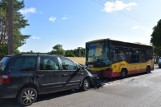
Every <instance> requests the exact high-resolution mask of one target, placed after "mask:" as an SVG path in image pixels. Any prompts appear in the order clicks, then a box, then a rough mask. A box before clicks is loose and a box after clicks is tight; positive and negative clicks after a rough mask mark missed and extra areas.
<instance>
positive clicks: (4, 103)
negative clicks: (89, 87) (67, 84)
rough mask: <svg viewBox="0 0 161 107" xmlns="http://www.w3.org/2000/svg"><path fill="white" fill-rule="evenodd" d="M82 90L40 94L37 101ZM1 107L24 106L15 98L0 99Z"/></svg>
mask: <svg viewBox="0 0 161 107" xmlns="http://www.w3.org/2000/svg"><path fill="white" fill-rule="evenodd" d="M78 92H81V91H80V90H68V91H63V92H57V93H52V94H51V93H50V94H44V95H40V96H39V97H38V99H37V102H41V101H45V100H50V99H53V98H58V97H63V96H66V95H70V94H74V93H78ZM0 107H23V106H20V105H18V104H17V103H16V100H15V99H3V100H2V99H0Z"/></svg>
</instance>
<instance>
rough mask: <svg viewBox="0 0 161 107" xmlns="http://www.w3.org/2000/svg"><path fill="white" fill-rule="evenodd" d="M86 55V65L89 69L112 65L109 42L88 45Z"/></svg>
mask: <svg viewBox="0 0 161 107" xmlns="http://www.w3.org/2000/svg"><path fill="white" fill-rule="evenodd" d="M86 55H87V56H86V65H87V66H89V67H90V66H91V67H105V66H107V65H110V64H111V61H110V59H109V56H110V55H109V45H108V42H105V41H101V42H91V43H87V44H86Z"/></svg>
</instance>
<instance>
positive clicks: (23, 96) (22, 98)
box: [17, 87, 37, 106]
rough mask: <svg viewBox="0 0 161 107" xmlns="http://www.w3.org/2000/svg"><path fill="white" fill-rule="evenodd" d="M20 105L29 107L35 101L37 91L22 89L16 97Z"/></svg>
mask: <svg viewBox="0 0 161 107" xmlns="http://www.w3.org/2000/svg"><path fill="white" fill-rule="evenodd" d="M17 100H18V103H19V104H20V105H23V106H29V105H31V104H32V103H34V102H35V101H36V100H37V91H36V90H35V89H34V88H31V87H30V88H23V89H22V90H21V91H20V92H19V93H18V95H17Z"/></svg>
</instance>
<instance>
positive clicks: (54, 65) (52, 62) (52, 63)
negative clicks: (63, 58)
mask: <svg viewBox="0 0 161 107" xmlns="http://www.w3.org/2000/svg"><path fill="white" fill-rule="evenodd" d="M40 70H60V67H59V63H58V59H57V58H56V57H49V56H41V57H40Z"/></svg>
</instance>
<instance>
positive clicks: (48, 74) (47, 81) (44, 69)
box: [36, 56, 63, 93]
mask: <svg viewBox="0 0 161 107" xmlns="http://www.w3.org/2000/svg"><path fill="white" fill-rule="evenodd" d="M38 62H39V64H38V65H39V70H38V71H36V79H37V83H38V84H39V87H40V91H41V92H42V93H48V92H54V91H58V90H60V89H61V88H62V85H63V83H62V78H61V76H62V72H61V70H60V65H59V62H58V59H57V57H55V56H40V57H39V61H38Z"/></svg>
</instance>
